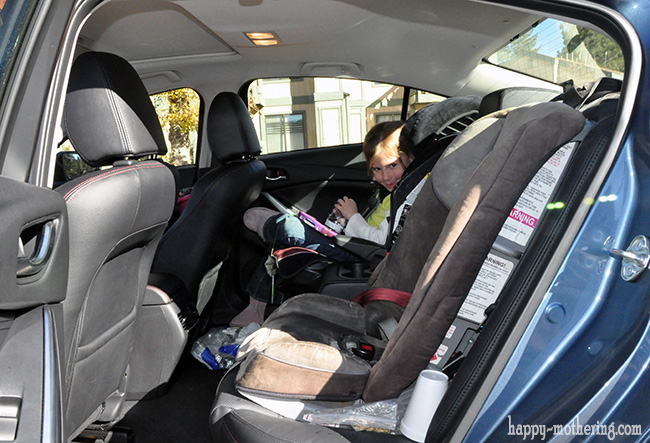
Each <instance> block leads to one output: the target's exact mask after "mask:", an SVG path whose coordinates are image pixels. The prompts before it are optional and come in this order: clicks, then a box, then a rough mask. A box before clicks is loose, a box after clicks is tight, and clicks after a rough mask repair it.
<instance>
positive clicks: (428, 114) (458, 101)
mask: <svg viewBox="0 0 650 443" xmlns="http://www.w3.org/2000/svg"><path fill="white" fill-rule="evenodd" d="M480 103H481V99H480V98H479V97H476V96H473V95H470V96H467V97H451V98H448V99H446V100H443V101H441V102H437V103H431V104H429V105H427V106H425V107H424V108H422V109H420V110H419V111H417V112H416V113H415V114H413V115H412V116H411V117H409V119H408V120H406V124H405V126H406V128H408V129H409V130H410V132H411V138H412V139H413V143H414V144H416V145H417V144H418V143H420V142H421V141H422V140H424V139H425V138H427V137H428V136H429V135H431V134H437V133H439V132H440V131H442V130H443V129H445V128H446V127H447V126H449V125H450V124H452V123H454V122H455V121H457V120H459V119H461V118H462V117H465V116H468V115H471V114H475V113H476V112H477V111H478V108H479V105H480Z"/></svg>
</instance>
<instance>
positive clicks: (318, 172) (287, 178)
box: [260, 144, 372, 219]
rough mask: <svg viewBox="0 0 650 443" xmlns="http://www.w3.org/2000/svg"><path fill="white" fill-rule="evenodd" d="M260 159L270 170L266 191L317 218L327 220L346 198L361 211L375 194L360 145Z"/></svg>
mask: <svg viewBox="0 0 650 443" xmlns="http://www.w3.org/2000/svg"><path fill="white" fill-rule="evenodd" d="M260 159H262V160H263V161H264V163H265V164H266V168H267V181H266V185H265V187H264V191H265V192H268V193H270V194H271V195H272V196H274V197H275V198H277V199H278V200H280V201H281V202H282V203H284V204H285V205H287V206H289V207H293V208H295V209H300V210H302V211H306V212H309V213H310V214H312V215H313V216H315V217H316V218H318V219H324V218H325V217H327V215H328V214H329V212H330V211H331V210H332V207H333V206H334V203H335V202H336V200H337V199H339V198H340V197H342V196H344V195H347V196H348V197H350V198H353V199H354V200H355V201H356V202H357V204H358V205H359V209H360V210H362V209H363V207H364V206H365V204H366V201H367V200H368V197H370V194H371V192H372V182H371V181H370V178H369V176H368V172H367V167H366V162H365V159H364V158H363V154H362V151H361V145H359V144H355V145H345V146H336V147H329V148H318V149H305V150H301V151H294V152H283V153H279V154H269V155H264V156H262V157H260Z"/></svg>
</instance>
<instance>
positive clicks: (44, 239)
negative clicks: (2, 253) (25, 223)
mask: <svg viewBox="0 0 650 443" xmlns="http://www.w3.org/2000/svg"><path fill="white" fill-rule="evenodd" d="M39 226H40V230H39V231H37V233H36V238H35V239H34V240H31V241H34V242H35V244H34V250H33V252H32V253H31V255H30V256H29V257H24V256H23V257H18V267H17V269H16V276H18V277H20V278H22V277H29V276H32V275H36V274H38V273H39V272H41V270H42V269H43V268H44V267H45V265H46V264H47V262H48V260H49V259H50V257H51V256H52V249H53V248H54V239H55V237H56V221H55V220H50V221H47V222H45V223H41V224H39V225H36V226H30V227H29V228H27V229H26V230H25V231H23V233H26V232H27V231H31V230H33V229H38V227H39ZM31 238H33V236H31V235H30V239H31ZM18 241H19V244H20V249H21V250H23V245H24V243H23V239H22V234H21V238H19V239H18Z"/></svg>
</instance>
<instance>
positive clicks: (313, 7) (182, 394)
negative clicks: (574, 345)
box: [0, 0, 627, 443]
mask: <svg viewBox="0 0 650 443" xmlns="http://www.w3.org/2000/svg"><path fill="white" fill-rule="evenodd" d="M517 3H518V2H510V1H494V2H492V1H465V0H462V1H456V0H434V1H430V2H424V1H420V0H407V1H403V2H399V5H398V4H397V3H395V2H391V1H388V0H360V1H348V0H335V1H324V0H305V1H300V2H294V1H290V0H273V1H272V0H238V1H232V2H215V1H208V0H182V1H169V0H106V1H99V0H89V1H78V2H76V4H75V5H74V6H73V7H72V13H71V17H74V19H72V20H71V22H70V26H69V27H68V28H67V31H66V33H65V35H64V41H63V42H62V44H61V46H60V55H59V56H58V62H57V72H55V73H53V76H54V82H55V84H56V85H57V87H56V88H53V89H52V94H53V98H52V101H53V103H55V104H53V105H52V106H51V109H52V112H51V116H50V121H51V127H49V128H45V129H44V130H45V131H46V132H48V134H49V136H48V137H49V140H50V142H49V143H45V144H46V145H47V148H48V149H46V150H44V151H47V154H42V153H41V154H38V153H37V154H35V160H34V161H33V162H32V166H31V167H30V169H31V170H32V171H34V172H33V174H31V175H30V178H29V180H28V181H29V182H30V184H31V185H35V186H29V187H28V188H23V187H18V186H16V185H15V184H14V183H13V179H18V178H17V177H9V178H6V177H5V176H4V175H5V174H3V176H0V183H2V186H3V192H4V189H6V190H7V191H6V193H5V194H6V195H5V196H3V197H2V199H1V200H0V205H7V207H10V205H11V204H12V202H13V201H15V200H27V199H32V201H34V202H37V203H38V206H39V208H38V209H39V211H40V212H39V213H38V214H36V212H35V209H36V208H34V211H32V212H34V213H24V211H22V210H21V211H16V213H15V214H13V215H11V217H12V218H11V219H9V218H6V217H9V216H5V215H4V214H3V215H2V217H3V219H2V222H1V223H0V230H1V231H2V237H5V238H14V237H18V238H19V239H20V240H19V242H20V248H21V250H22V251H21V252H20V253H19V256H20V257H21V260H19V268H18V271H17V277H12V279H5V278H3V279H0V281H2V282H3V283H2V286H3V288H2V289H1V291H3V292H4V293H6V294H8V295H7V298H5V299H3V301H2V302H1V303H0V365H2V366H0V373H3V374H8V375H7V376H6V379H5V381H4V382H3V383H2V384H0V412H2V411H4V410H7V411H11V410H16V411H18V410H20V408H26V407H27V406H26V405H27V404H28V403H30V402H32V401H36V400H35V399H38V401H39V402H40V403H39V404H41V405H46V404H47V401H49V402H51V405H52V406H50V407H46V406H42V407H41V408H39V409H38V412H34V414H32V415H29V416H27V418H25V419H24V420H21V422H20V425H19V426H18V425H17V424H16V425H12V426H13V427H11V429H9V428H7V429H9V430H7V431H2V430H0V441H14V437H15V436H19V437H20V436H22V437H23V438H26V440H25V441H28V439H29V438H30V437H33V436H34V435H36V434H38V433H39V432H40V429H41V426H44V425H43V424H42V423H43V422H42V421H41V419H40V416H41V414H42V413H43V412H42V411H44V410H46V409H47V410H48V411H50V412H49V413H52V414H54V415H58V416H60V424H59V425H58V426H60V427H61V429H60V430H59V431H58V432H59V434H60V435H61V436H62V439H63V440H65V441H77V442H94V441H97V442H114V443H115V442H136V443H141V442H149V441H151V442H157V441H170V442H171V441H197V442H200V441H206V442H225V441H228V442H236V441H238V442H241V441H243V442H267V441H268V442H272V441H310V442H312V441H313V442H320V441H323V442H325V441H336V442H338V441H341V442H344V441H350V442H370V441H373V442H375V441H411V440H409V438H407V437H406V436H405V435H403V434H402V433H401V432H400V427H399V426H400V425H399V417H401V416H402V415H403V414H404V408H406V406H407V404H408V398H409V396H410V395H411V392H412V390H413V386H414V383H415V381H416V379H417V378H418V374H420V372H421V371H422V370H424V369H426V368H429V369H431V368H435V369H436V370H437V371H441V372H443V373H444V374H445V375H446V376H447V377H448V379H449V380H450V382H449V385H448V388H447V393H446V394H445V396H444V397H443V398H442V401H441V403H440V405H439V406H438V408H437V409H436V410H435V414H434V413H433V411H432V413H431V416H432V417H433V418H432V419H431V423H430V424H429V425H428V427H425V431H424V432H425V435H426V437H425V438H426V441H447V440H449V439H450V438H451V437H452V436H453V435H455V433H458V432H463V431H462V429H461V428H460V426H461V421H462V419H463V418H464V417H465V414H468V413H469V412H468V411H470V412H472V413H476V411H475V409H476V406H475V404H474V402H475V401H478V400H477V398H478V396H477V394H478V393H479V391H480V390H481V389H484V387H483V383H484V382H486V381H487V380H491V376H492V375H493V373H492V372H491V371H497V370H498V365H497V357H498V352H497V351H498V350H499V349H501V348H502V347H503V346H504V343H505V342H506V341H508V340H512V337H511V336H510V334H511V333H514V332H513V331H516V330H517V327H516V326H517V325H518V321H520V318H521V313H522V312H523V310H524V309H525V308H526V306H527V304H528V302H529V301H530V299H531V293H532V291H533V290H534V289H535V286H536V284H537V283H538V282H540V281H541V280H542V279H543V278H544V277H545V276H546V275H547V273H548V272H551V271H550V270H549V268H548V266H549V263H550V262H551V261H552V258H553V254H554V253H555V251H556V250H557V249H558V245H559V244H560V242H562V241H563V238H564V236H565V232H566V230H567V228H568V226H569V225H570V224H571V223H572V222H574V219H575V217H580V216H582V217H584V215H583V213H582V212H581V209H580V205H581V203H582V202H584V201H585V198H586V197H585V196H586V195H587V193H588V191H589V189H591V188H590V187H591V186H593V185H592V182H593V181H594V180H595V179H596V177H597V171H598V168H599V166H600V165H601V163H602V162H604V159H605V158H607V156H608V155H610V153H611V151H612V149H616V148H615V147H613V144H612V140H613V138H614V133H615V131H616V130H617V124H618V119H620V109H621V102H623V98H624V93H625V76H624V72H625V65H624V60H623V54H625V53H626V52H625V51H626V50H627V48H625V47H623V48H621V47H620V45H621V43H620V42H621V41H622V39H621V37H620V30H619V28H618V27H617V26H616V24H615V23H613V22H612V21H611V20H607V19H605V18H603V17H602V16H599V15H598V13H597V11H596V10H593V11H591V12H590V15H583V14H581V13H580V11H577V12H576V11H572V10H571V9H570V8H566V7H564V6H561V5H558V6H555V7H554V6H552V5H547V4H545V5H540V4H537V3H534V2H531V3H530V4H529V3H525V4H517ZM590 39H591V40H590ZM594 40H598V41H601V40H603V41H605V40H606V41H607V42H608V43H607V44H610V43H611V44H612V45H613V46H614V47H615V48H616V50H617V52H614V51H613V50H612V49H609V52H608V53H609V54H610V56H609V57H610V60H609V62H608V61H607V59H605V61H603V60H601V59H600V58H598V57H596V56H594V55H593V54H590V53H589V50H592V51H593V50H594V49H593V48H594V45H591V46H590V45H588V43H589V42H593V41H594ZM603 44H604V43H603ZM619 54H620V60H619V59H617V57H618V56H619ZM517 63H521V65H518V64H517ZM529 67H530V70H527V69H528V68H529ZM57 94H58V95H57ZM174 119H176V120H174ZM393 120H403V121H404V122H405V127H406V128H407V129H406V130H408V131H409V133H410V136H411V138H412V139H413V141H414V144H415V152H414V159H413V161H412V163H411V164H410V165H409V167H408V168H407V169H406V171H405V174H404V176H403V179H402V180H401V181H400V183H399V185H398V186H397V187H396V189H395V190H394V191H393V192H392V194H391V199H392V200H391V211H392V212H391V213H390V214H391V216H390V223H393V224H394V223H395V222H396V221H395V220H396V219H397V218H399V217H397V215H396V212H395V210H396V208H397V207H399V205H400V203H401V202H403V201H405V200H406V199H407V198H409V195H410V194H411V192H412V191H413V190H414V189H415V188H416V187H417V186H421V190H420V188H418V191H419V193H418V194H417V198H415V200H414V202H413V204H412V206H411V207H410V210H409V211H408V217H406V219H405V221H404V224H403V225H402V226H401V227H400V228H399V229H400V231H399V232H398V234H399V237H397V236H393V237H391V236H389V238H388V239H387V241H386V242H385V243H384V244H376V243H372V242H369V241H366V240H361V239H356V238H353V237H349V236H346V235H345V234H344V233H343V234H339V235H337V236H336V237H334V238H333V240H332V241H333V242H334V243H335V244H336V247H337V248H342V249H343V250H345V251H347V252H348V253H350V254H352V255H353V256H355V257H356V259H355V260H354V261H351V262H344V263H338V262H335V261H334V260H332V259H331V258H328V257H325V256H322V255H319V254H317V253H314V252H313V251H309V250H300V249H294V250H291V251H287V250H274V249H272V248H270V247H269V246H268V245H266V244H265V243H264V242H263V241H262V239H260V238H259V237H258V235H257V234H256V233H254V232H253V231H251V230H250V229H247V228H246V227H245V226H244V223H243V216H244V213H245V211H246V210H248V209H249V208H253V207H263V208H269V209H273V210H276V211H278V212H280V213H291V214H297V213H298V211H304V212H307V213H309V214H311V215H312V216H314V217H315V218H316V219H318V220H320V221H323V222H324V221H325V219H326V218H327V216H328V214H329V213H330V212H331V210H332V206H333V204H334V202H335V201H336V200H337V199H338V198H340V197H342V196H343V195H346V196H349V197H351V198H353V199H354V200H355V201H356V202H357V203H358V205H359V210H360V212H365V213H368V212H369V211H370V210H372V209H373V205H375V204H376V203H377V202H378V198H383V197H385V196H386V195H387V192H386V191H385V190H382V189H380V186H379V185H378V184H377V183H376V182H374V181H373V180H371V177H370V176H369V174H368V168H367V166H366V163H365V160H364V157H363V153H362V144H363V137H364V135H365V133H366V132H367V131H368V130H369V129H370V128H371V127H372V126H373V125H375V124H377V123H380V122H383V121H393ZM179 146H180V147H181V148H178V147H179ZM32 177H36V178H32ZM423 180H426V181H425V182H424V185H421V183H423ZM35 206H36V203H35ZM43 208H46V212H43ZM8 212H9V213H11V212H12V211H8ZM43 213H46V214H48V215H47V216H46V217H42V216H41V215H42V214H43ZM17 226H20V227H21V228H20V231H19V232H14V231H15V230H16V227H17ZM55 234H56V235H55ZM43 245H45V246H43ZM39 251H45V252H39ZM3 253H4V249H3ZM39 254H41V255H39ZM39 257H40V258H39ZM265 262H267V263H268V262H271V263H273V265H272V266H273V270H272V271H269V275H265V276H264V279H265V280H264V281H265V283H264V284H266V285H268V286H269V288H271V291H272V294H273V299H272V302H271V303H269V304H268V306H266V310H265V312H264V318H261V319H260V322H259V324H257V325H255V328H254V332H252V333H250V334H249V335H247V336H245V337H242V338H241V340H240V342H239V343H237V344H238V345H239V346H237V347H236V348H235V351H234V352H232V353H231V355H225V354H226V351H222V350H220V351H219V352H216V350H214V349H211V348H210V349H208V351H209V354H211V358H212V359H213V360H212V361H211V362H210V363H206V361H205V359H203V360H201V358H198V359H197V358H195V357H196V355H193V354H194V352H193V349H195V347H194V345H195V344H196V343H199V341H197V340H200V339H201V338H202V337H204V336H206V334H209V332H210V331H212V330H214V329H215V328H217V329H226V328H228V327H229V325H230V322H231V321H232V320H233V318H234V317H235V316H236V315H238V314H239V313H241V312H242V311H243V310H244V309H245V308H246V307H247V305H248V303H249V295H250V294H249V291H248V288H247V285H248V284H249V281H250V280H251V278H252V276H253V274H254V272H255V270H256V269H258V268H259V267H260V265H261V264H263V263H265ZM39 263H40V264H39ZM21 266H22V267H21ZM11 272H12V273H13V272H14V271H13V270H12V271H11ZM10 280H11V281H10ZM398 298H399V300H398ZM5 300H6V301H5ZM37 306H39V307H40V308H39V309H40V310H39V311H36V310H35V309H34V308H35V307H37ZM42 319H43V320H42ZM42 322H44V323H42ZM231 329H232V328H231ZM235 329H236V328H235ZM43 331H47V334H51V335H52V337H53V338H51V340H45V341H43V340H41V337H42V335H43V334H44V333H45V332H43ZM25 340H27V341H25ZM23 343H31V345H33V346H34V349H37V350H39V352H40V353H43V354H47V353H48V352H50V354H51V355H52V356H53V357H52V361H53V362H54V363H52V367H49V366H48V365H47V364H43V363H42V362H39V361H35V362H30V361H29V360H27V359H25V360H21V362H20V364H16V365H15V366H12V365H10V364H8V363H6V362H7V361H8V360H9V359H8V358H3V356H12V355H15V354H14V353H18V352H20V349H21V348H22V347H23V346H24V344H23ZM223 344H224V345H226V344H232V342H231V343H226V342H224V343H223ZM48 349H49V351H48ZM202 355H203V354H202ZM214 358H218V359H220V360H218V361H216V362H215V361H214ZM224 358H225V360H224ZM57 361H58V363H56V362H57ZM28 365H33V366H34V367H38V368H43V369H39V370H38V371H30V369H29V367H28ZM5 366H6V367H5ZM208 366H210V368H209V367H208ZM48 368H49V369H48ZM45 371H53V373H54V374H55V375H52V376H51V377H52V379H53V380H56V379H59V380H60V385H59V386H54V387H51V391H52V392H53V394H51V398H49V400H48V399H43V398H41V397H42V394H41V392H45V391H47V390H45V389H43V387H42V384H44V383H46V382H47V380H49V379H50V378H49V377H50V376H48V375H46V374H44V372H45ZM24 373H29V374H30V381H29V383H27V382H25V383H24V384H23V382H17V381H14V380H17V379H19V378H20V377H22V375H23V374H24ZM48 373H49V372H48ZM56 374H58V375H56ZM25 386H31V387H30V388H25ZM19 391H20V393H18V392H19ZM16 398H18V399H19V400H16ZM364 405H378V406H377V407H385V406H390V408H391V416H390V420H388V423H387V424H386V425H385V426H383V425H378V424H376V422H373V421H372V420H370V423H371V424H368V423H369V422H368V420H366V421H363V420H360V419H359V418H358V414H359V412H358V408H360V407H361V406H364ZM472 407H474V409H472ZM3 408H4V409H3ZM355 408H356V409H355ZM554 413H556V411H553V409H552V408H551V407H549V406H548V405H545V404H540V405H539V406H538V409H535V407H534V406H533V407H531V408H530V415H531V417H538V416H544V417H553V414H554ZM558 413H559V412H558ZM563 413H566V411H565V412H563ZM17 414H18V412H16V415H17ZM319 414H320V415H319ZM334 416H336V420H338V421H335V422H332V421H328V420H332V419H333V418H332V417H334ZM371 416H372V414H371ZM319 417H320V418H319ZM323 417H324V418H323ZM363 417H366V416H365V415H364V416H363ZM2 418H3V416H2V415H0V419H2ZM53 422H54V423H55V425H54V426H55V427H56V426H57V425H56V422H57V419H56V418H55V419H54V420H53ZM0 423H4V422H2V420H0ZM12 423H13V422H12ZM16 423H17V419H16ZM492 425H493V432H495V433H496V432H500V431H503V430H504V429H505V428H506V427H507V422H506V421H505V419H504V420H503V421H500V422H496V423H493V424H492ZM0 429H1V427H0ZM426 429H428V431H426ZM459 429H461V430H459ZM5 435H6V438H4V437H2V436H5ZM495 435H497V434H495ZM3 438H4V439H3Z"/></svg>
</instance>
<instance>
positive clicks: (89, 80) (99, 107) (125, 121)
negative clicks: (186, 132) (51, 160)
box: [64, 52, 167, 166]
mask: <svg viewBox="0 0 650 443" xmlns="http://www.w3.org/2000/svg"><path fill="white" fill-rule="evenodd" d="M64 124H65V127H66V132H67V134H68V136H69V138H70V141H71V142H72V144H73V146H74V147H75V149H76V150H77V152H78V153H79V155H81V156H82V157H83V159H84V160H85V161H86V162H87V163H89V164H90V165H92V166H103V165H108V164H111V163H113V162H114V161H115V160H119V159H124V158H137V157H143V156H146V155H153V154H161V153H163V154H164V153H165V152H166V150H167V148H166V144H165V137H164V136H163V132H162V128H161V127H160V121H159V120H158V115H157V114H156V111H155V109H154V107H153V104H152V103H151V100H150V99H149V94H148V92H147V90H146V89H145V87H144V84H143V83H142V80H141V79H140V77H139V75H138V73H137V72H136V71H135V69H133V67H132V66H131V65H130V64H129V63H128V62H127V61H126V60H124V59H122V58H121V57H118V56H116V55H113V54H107V53H102V52H86V53H84V54H81V55H80V56H79V57H78V58H77V59H76V60H75V62H74V64H73V66H72V71H71V72H70V82H69V84H68V92H67V96H66V103H65V111H64ZM97 140H101V141H102V142H101V143H98V142H97Z"/></svg>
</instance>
